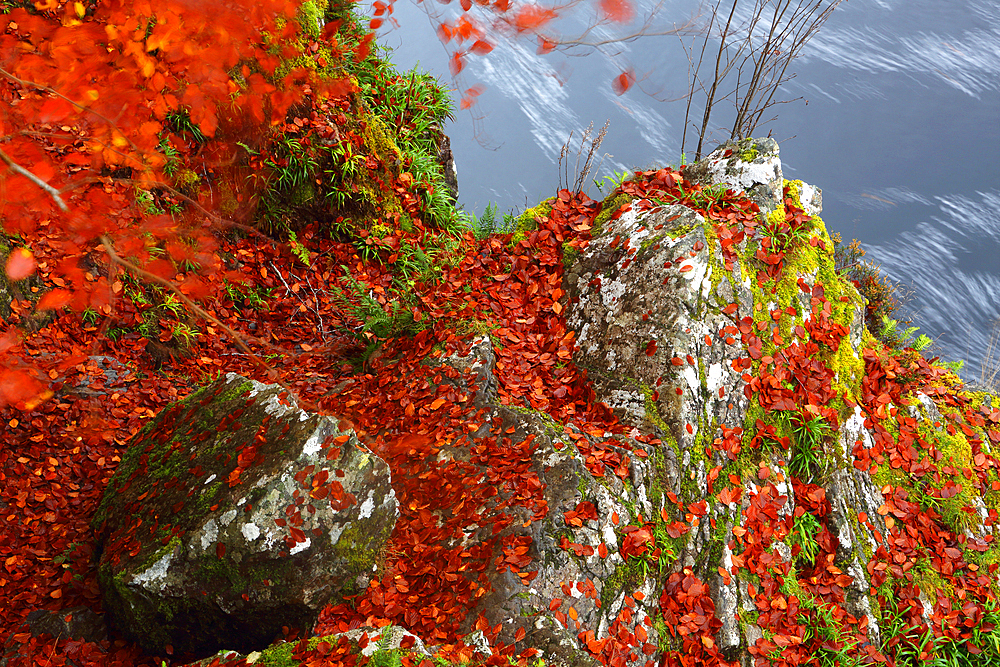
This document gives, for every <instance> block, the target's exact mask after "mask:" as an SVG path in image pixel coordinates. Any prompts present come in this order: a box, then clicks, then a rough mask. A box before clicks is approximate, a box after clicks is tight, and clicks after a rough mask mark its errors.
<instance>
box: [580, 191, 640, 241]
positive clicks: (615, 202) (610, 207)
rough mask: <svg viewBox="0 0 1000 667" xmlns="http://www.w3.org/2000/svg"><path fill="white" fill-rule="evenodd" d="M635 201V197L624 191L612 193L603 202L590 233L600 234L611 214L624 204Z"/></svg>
mask: <svg viewBox="0 0 1000 667" xmlns="http://www.w3.org/2000/svg"><path fill="white" fill-rule="evenodd" d="M632 201H634V197H632V196H631V195H627V194H625V193H624V192H619V193H617V194H615V193H611V194H610V195H608V196H607V197H606V198H605V199H604V201H603V202H602V203H601V212H600V213H598V214H597V217H596V218H594V224H593V229H591V231H590V233H591V234H592V235H594V236H597V235H599V234H600V233H601V232H602V231H603V230H604V225H605V223H607V221H608V220H610V219H611V216H612V215H614V214H615V212H617V211H618V209H620V208H621V207H622V206H625V205H626V204H628V203H630V202H632Z"/></svg>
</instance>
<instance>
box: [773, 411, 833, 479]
mask: <svg viewBox="0 0 1000 667" xmlns="http://www.w3.org/2000/svg"><path fill="white" fill-rule="evenodd" d="M781 420H782V422H783V426H784V427H785V429H786V430H787V431H788V432H789V433H791V436H792V442H793V445H792V454H791V458H790V460H789V461H788V471H789V472H790V473H791V474H792V475H794V476H796V477H798V478H799V479H802V480H809V479H811V478H812V477H813V474H814V472H821V469H822V461H821V459H820V456H821V454H822V452H823V443H824V442H825V441H826V439H827V438H828V437H829V435H830V425H829V423H828V422H827V421H826V420H825V419H823V418H822V417H820V416H819V415H812V416H811V417H809V418H808V419H806V418H805V416H804V415H803V414H800V413H792V412H791V411H785V412H784V413H783V414H782V416H781Z"/></svg>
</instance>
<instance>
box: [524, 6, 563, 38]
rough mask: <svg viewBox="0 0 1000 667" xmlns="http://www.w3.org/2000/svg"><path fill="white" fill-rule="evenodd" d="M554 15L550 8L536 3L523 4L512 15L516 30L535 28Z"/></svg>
mask: <svg viewBox="0 0 1000 667" xmlns="http://www.w3.org/2000/svg"><path fill="white" fill-rule="evenodd" d="M555 17H556V13H555V12H554V11H552V10H551V9H543V8H542V7H539V6H538V5H525V6H524V8H523V9H521V11H519V12H518V13H517V16H516V17H514V28H515V29H516V30H517V31H518V32H524V31H525V30H536V29H538V28H540V27H542V26H543V25H545V24H546V23H548V22H549V21H551V20H552V19H554V18H555Z"/></svg>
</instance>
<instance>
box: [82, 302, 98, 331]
mask: <svg viewBox="0 0 1000 667" xmlns="http://www.w3.org/2000/svg"><path fill="white" fill-rule="evenodd" d="M80 319H82V320H83V323H84V324H86V325H87V326H88V327H92V326H96V325H97V311H96V310H94V309H93V308H91V307H90V306H87V307H86V308H85V309H84V310H83V312H82V313H80Z"/></svg>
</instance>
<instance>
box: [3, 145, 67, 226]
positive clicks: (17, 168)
mask: <svg viewBox="0 0 1000 667" xmlns="http://www.w3.org/2000/svg"><path fill="white" fill-rule="evenodd" d="M0 160H3V162H4V163H5V164H6V165H7V167H8V168H10V170H11V171H13V172H14V173H15V174H20V175H21V176H24V177H25V178H27V179H28V180H29V181H31V182H32V183H34V184H35V185H37V186H38V187H40V188H41V189H42V190H44V191H45V192H46V193H48V195H49V196H50V197H52V200H53V201H55V203H56V206H58V207H59V210H61V211H62V212H64V213H65V212H67V211H69V207H68V206H66V202H65V201H64V200H63V198H62V195H60V193H59V191H58V190H56V189H55V188H54V187H52V186H51V185H49V184H48V183H46V182H45V181H43V180H42V179H41V178H39V177H38V176H35V175H34V174H33V173H31V172H30V171H28V170H27V169H25V168H24V167H22V166H21V165H19V164H18V163H16V162H14V160H13V159H11V157H10V156H9V155H7V153H5V152H4V151H3V150H0Z"/></svg>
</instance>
